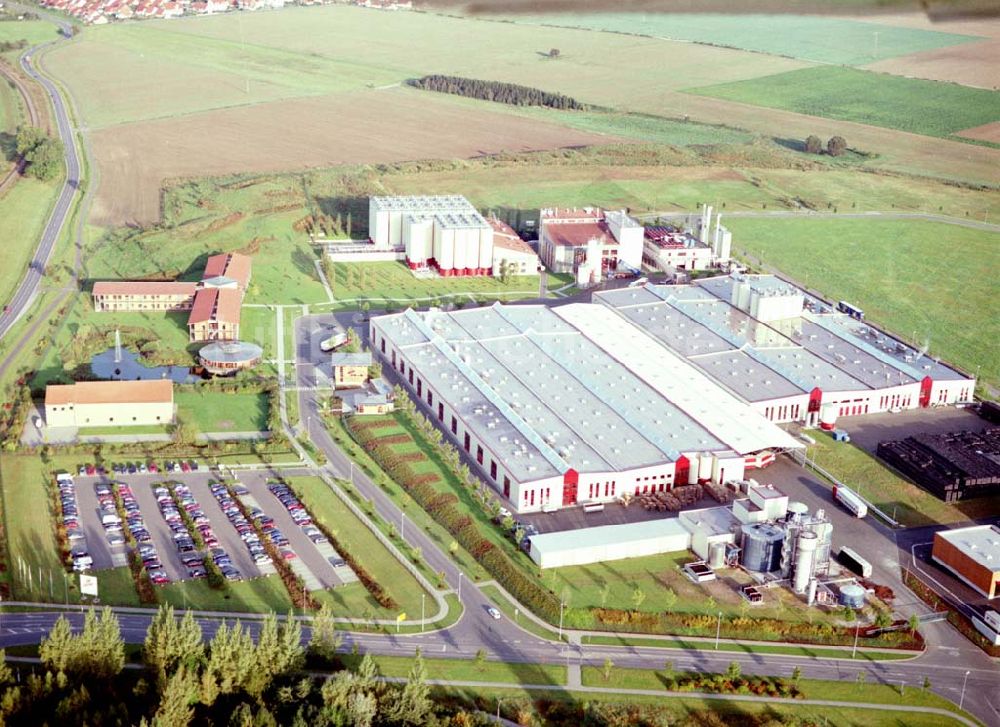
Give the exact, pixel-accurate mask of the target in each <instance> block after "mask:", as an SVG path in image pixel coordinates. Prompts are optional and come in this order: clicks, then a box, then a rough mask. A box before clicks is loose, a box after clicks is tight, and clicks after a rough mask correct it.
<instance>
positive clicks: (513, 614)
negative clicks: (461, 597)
mask: <svg viewBox="0 0 1000 727" xmlns="http://www.w3.org/2000/svg"><path fill="white" fill-rule="evenodd" d="M479 590H481V591H482V592H483V594H484V595H485V596H486V597H487V598H488V599H490V600H491V601H492V602H493V604H494V605H495V606H496V607H497V608H499V609H500V612H501V613H503V615H504V616H506V617H507V618H509V619H510V620H511V621H513V622H514V623H515V624H517V625H518V626H520V627H521V628H522V629H524V630H525V631H528V632H529V633H532V634H534V635H535V636H538V637H539V638H542V639H547V640H548V641H558V640H559V633H558V632H557V631H553V630H552V629H549V628H546V627H544V626H542V625H540V624H538V623H537V622H536V621H535V620H534V619H532V618H530V617H528V616H526V615H525V614H524V613H523V612H521V611H520V610H519V609H517V608H516V607H515V606H514V604H513V603H511V601H510V599H509V598H507V596H506V595H505V594H504V593H503V591H501V590H500V589H499V588H497V587H496V586H492V585H490V584H486V585H484V586H480V587H479ZM564 638H565V637H564ZM585 638H586V637H585ZM584 643H591V642H587V641H584Z"/></svg>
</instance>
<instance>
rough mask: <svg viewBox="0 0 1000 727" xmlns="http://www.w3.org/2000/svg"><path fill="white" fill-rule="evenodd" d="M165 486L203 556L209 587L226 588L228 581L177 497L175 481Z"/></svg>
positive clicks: (195, 545)
mask: <svg viewBox="0 0 1000 727" xmlns="http://www.w3.org/2000/svg"><path fill="white" fill-rule="evenodd" d="M164 484H165V485H166V488H167V489H168V490H169V491H170V499H171V500H173V501H174V506H175V507H176V508H177V511H178V512H179V513H180V516H181V522H182V523H184V527H185V528H187V531H188V535H190V536H191V539H192V540H193V541H194V547H196V548H197V549H198V550H199V551H200V552H201V554H202V555H203V556H204V558H205V561H204V562H205V580H206V582H207V583H208V585H209V587H210V588H214V589H215V590H217V591H223V590H228V588H229V582H228V581H227V580H226V577H225V576H224V575H222V570H220V568H219V566H217V565H216V564H215V561H214V560H212V558H211V556H210V554H209V553H208V548H207V547H206V546H205V539H204V538H203V537H201V531H200V530H198V527H197V526H196V525H195V524H194V520H192V519H191V514H190V513H189V512H188V511H187V510H185V509H184V506H183V505H182V504H181V501H180V500H179V499H178V498H177V483H176V482H167V483H164Z"/></svg>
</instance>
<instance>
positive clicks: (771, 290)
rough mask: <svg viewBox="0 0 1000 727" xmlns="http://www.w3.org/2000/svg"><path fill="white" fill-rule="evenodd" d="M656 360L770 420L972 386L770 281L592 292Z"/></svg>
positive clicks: (818, 415) (859, 409)
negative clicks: (689, 372) (686, 370)
mask: <svg viewBox="0 0 1000 727" xmlns="http://www.w3.org/2000/svg"><path fill="white" fill-rule="evenodd" d="M593 300H594V301H595V302H596V303H599V304H602V305H603V306H605V307H607V308H609V309H610V310H613V311H614V312H615V313H616V314H617V315H618V316H620V317H621V318H622V319H624V320H626V321H628V322H630V323H631V324H633V325H634V326H636V327H637V328H639V329H641V330H643V331H644V332H645V333H646V334H647V335H648V336H650V337H652V338H653V339H655V340H656V341H657V342H658V343H659V344H660V345H661V346H662V348H663V351H664V356H665V357H666V356H669V357H671V358H678V359H681V360H684V361H687V362H688V363H690V364H691V365H693V366H695V367H697V368H699V369H700V370H701V371H703V372H704V373H705V374H706V375H707V376H709V377H710V378H711V379H712V380H713V381H714V382H715V383H716V384H717V385H718V386H720V387H722V388H724V389H725V390H727V391H729V392H730V393H731V394H733V395H734V396H736V397H738V398H740V399H741V400H743V401H745V402H747V403H748V404H749V405H750V406H751V407H753V408H754V409H755V410H756V411H757V412H759V413H760V414H762V415H763V416H764V417H765V418H766V419H768V420H769V421H773V422H803V423H805V424H807V425H809V426H816V425H822V426H825V427H827V428H831V427H832V426H833V424H834V422H835V421H836V419H837V417H842V416H856V415H860V414H871V413H877V412H884V411H891V410H901V409H916V408H918V407H927V406H932V405H945V404H954V403H958V402H968V401H971V400H972V394H973V389H974V388H975V379H974V378H971V377H969V376H967V375H965V374H963V373H961V372H960V371H957V370H956V369H953V368H951V367H949V366H947V365H945V364H943V363H940V362H939V361H937V360H935V359H934V358H932V357H930V356H929V355H927V353H926V352H925V351H921V350H918V349H916V348H914V347H913V346H911V345H910V344H907V343H904V342H902V341H900V340H898V339H896V338H894V337H893V336H891V335H890V334H888V333H886V332H885V331H882V330H880V329H878V328H875V327H873V326H872V325H871V324H869V323H866V322H864V321H860V320H857V319H856V318H853V317H851V316H850V315H848V314H845V313H841V312H839V311H838V310H836V309H835V308H833V307H831V306H830V305H829V304H827V303H825V302H824V301H822V300H819V299H818V298H815V297H812V296H810V295H809V294H807V293H806V292H805V291H803V290H801V289H800V288H798V287H796V286H794V285H791V284H790V283H787V282H785V281H784V280H782V279H780V278H777V277H775V276H771V275H740V274H734V275H728V276H718V277H714V278H706V279H703V280H699V281H697V282H696V283H694V284H693V285H679V286H678V285H646V286H644V287H641V288H623V289H618V290H609V291H602V292H599V293H595V294H594V297H593Z"/></svg>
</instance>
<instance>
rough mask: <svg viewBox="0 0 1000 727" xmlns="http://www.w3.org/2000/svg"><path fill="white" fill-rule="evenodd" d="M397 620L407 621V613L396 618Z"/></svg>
mask: <svg viewBox="0 0 1000 727" xmlns="http://www.w3.org/2000/svg"><path fill="white" fill-rule="evenodd" d="M396 620H397V621H405V620H406V612H405V611H404V612H403V613H401V614H399V615H398V616H396Z"/></svg>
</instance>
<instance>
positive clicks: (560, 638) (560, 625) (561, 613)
mask: <svg viewBox="0 0 1000 727" xmlns="http://www.w3.org/2000/svg"><path fill="white" fill-rule="evenodd" d="M565 607H566V604H565V603H564V602H563V601H560V602H559V640H560V641H562V624H563V609H564V608H565Z"/></svg>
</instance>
